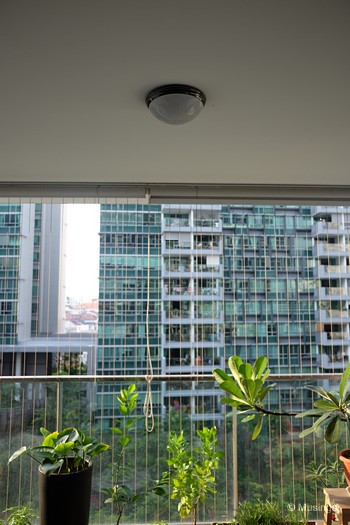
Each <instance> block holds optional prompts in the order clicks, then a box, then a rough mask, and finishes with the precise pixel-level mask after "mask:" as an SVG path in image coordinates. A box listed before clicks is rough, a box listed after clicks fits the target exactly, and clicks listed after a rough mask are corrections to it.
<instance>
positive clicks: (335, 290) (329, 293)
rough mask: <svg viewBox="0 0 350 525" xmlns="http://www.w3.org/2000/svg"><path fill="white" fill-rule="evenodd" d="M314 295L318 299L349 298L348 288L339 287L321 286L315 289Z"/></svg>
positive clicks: (336, 299)
mask: <svg viewBox="0 0 350 525" xmlns="http://www.w3.org/2000/svg"><path fill="white" fill-rule="evenodd" d="M314 297H315V299H318V300H322V299H325V300H329V301H338V300H339V301H340V300H350V290H349V289H347V288H339V287H327V288H326V287H322V288H317V289H316V290H315V292H314Z"/></svg>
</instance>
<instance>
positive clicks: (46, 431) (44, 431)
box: [40, 427, 51, 437]
mask: <svg viewBox="0 0 350 525" xmlns="http://www.w3.org/2000/svg"><path fill="white" fill-rule="evenodd" d="M40 433H41V434H42V435H43V436H44V437H46V436H48V435H49V434H51V432H50V431H49V430H47V429H46V428H44V427H40Z"/></svg>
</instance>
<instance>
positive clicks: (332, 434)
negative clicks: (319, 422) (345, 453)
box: [324, 416, 340, 443]
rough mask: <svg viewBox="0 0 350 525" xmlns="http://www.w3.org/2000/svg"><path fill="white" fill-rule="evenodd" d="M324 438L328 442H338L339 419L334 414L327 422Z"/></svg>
mask: <svg viewBox="0 0 350 525" xmlns="http://www.w3.org/2000/svg"><path fill="white" fill-rule="evenodd" d="M324 437H325V440H326V441H328V443H338V441H339V438H340V419H339V417H338V416H335V417H334V418H333V419H332V420H331V421H330V423H329V424H328V426H327V428H326V432H325V436H324Z"/></svg>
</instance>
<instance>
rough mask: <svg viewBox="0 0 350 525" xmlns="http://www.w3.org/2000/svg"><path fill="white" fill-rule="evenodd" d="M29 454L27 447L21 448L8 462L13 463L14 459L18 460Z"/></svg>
mask: <svg viewBox="0 0 350 525" xmlns="http://www.w3.org/2000/svg"><path fill="white" fill-rule="evenodd" d="M26 452H27V447H21V448H19V449H18V450H16V452H14V453H13V454H12V456H11V457H10V459H9V460H8V462H9V463H11V462H12V461H13V460H14V459H16V458H18V457H19V456H22V454H25V453H26Z"/></svg>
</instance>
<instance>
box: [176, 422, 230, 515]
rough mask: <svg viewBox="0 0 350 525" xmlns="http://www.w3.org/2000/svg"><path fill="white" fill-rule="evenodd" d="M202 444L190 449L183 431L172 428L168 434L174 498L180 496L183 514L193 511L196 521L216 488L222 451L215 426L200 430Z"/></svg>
mask: <svg viewBox="0 0 350 525" xmlns="http://www.w3.org/2000/svg"><path fill="white" fill-rule="evenodd" d="M197 435H198V438H199V441H200V445H199V446H197V447H196V448H195V450H194V453H191V451H190V449H189V443H188V442H187V441H186V440H185V437H184V434H183V432H181V433H180V434H179V435H178V434H176V433H175V432H171V433H170V435H169V438H168V446H167V449H168V452H169V459H168V465H169V466H170V486H171V498H172V499H178V500H179V503H178V511H179V514H180V517H181V518H185V517H186V516H188V515H189V514H191V513H192V515H193V524H194V525H196V523H197V509H198V504H199V503H200V502H201V501H205V500H206V496H207V493H213V494H214V493H215V492H216V479H215V472H216V470H217V469H218V468H219V462H220V460H221V458H222V457H223V452H219V451H218V450H217V442H218V440H217V437H216V428H215V427H211V428H207V427H204V428H203V430H197Z"/></svg>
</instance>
